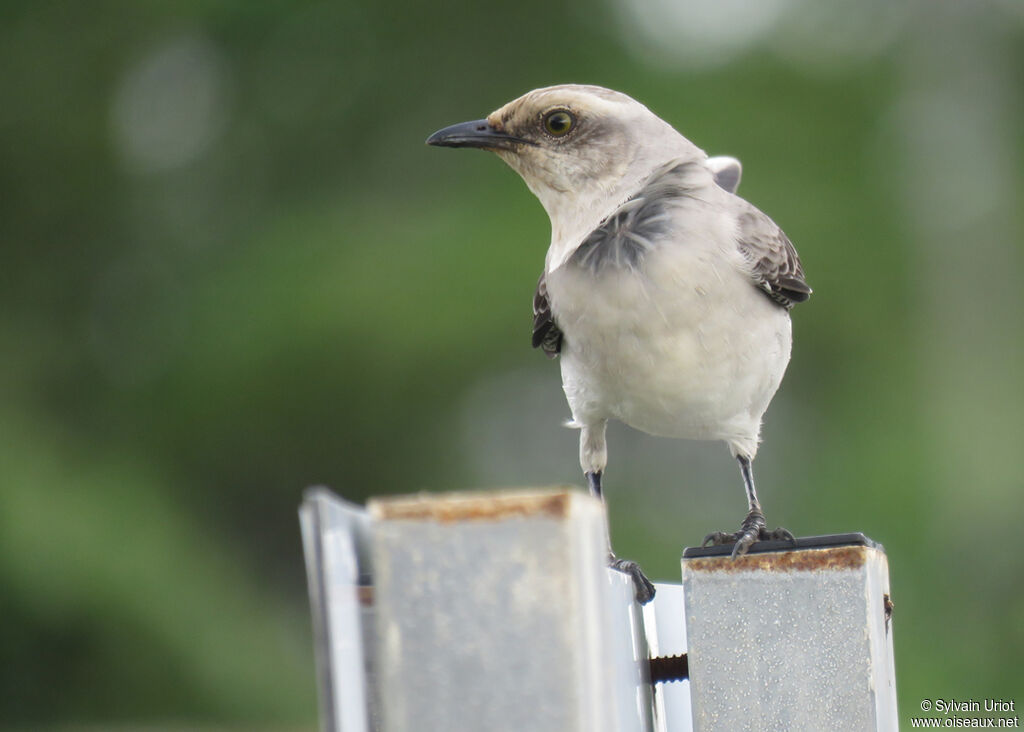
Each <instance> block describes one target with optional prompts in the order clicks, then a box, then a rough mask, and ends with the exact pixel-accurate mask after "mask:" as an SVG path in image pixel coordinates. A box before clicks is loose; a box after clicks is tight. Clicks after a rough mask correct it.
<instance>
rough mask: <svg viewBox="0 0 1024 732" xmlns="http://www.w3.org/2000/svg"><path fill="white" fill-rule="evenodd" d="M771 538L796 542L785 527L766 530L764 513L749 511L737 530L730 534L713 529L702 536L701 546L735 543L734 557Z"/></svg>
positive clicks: (740, 555)
mask: <svg viewBox="0 0 1024 732" xmlns="http://www.w3.org/2000/svg"><path fill="white" fill-rule="evenodd" d="M772 540H775V541H788V542H790V543H793V544H795V543H796V538H795V537H794V536H793V534H792V533H790V532H789V531H788V530H787V529H784V528H782V527H779V528H777V529H775V530H773V531H768V529H767V528H766V527H765V521H764V514H763V513H761V512H760V511H751V512H750V513H749V514H747V517H746V518H745V519H743V523H742V524H740V530H739V531H737V532H735V533H731V534H730V533H729V532H726V531H714V532H712V533H710V534H708V535H707V536H705V537H704V541H702V542H701V546H724V545H725V544H733V543H735V546H734V547H733V549H732V558H733V559H736V558H737V557H742V556H743V555H744V554H746V553H747V551H749V550H750V547H751V546H753V545H754V544H755V543H756V542H759V541H772Z"/></svg>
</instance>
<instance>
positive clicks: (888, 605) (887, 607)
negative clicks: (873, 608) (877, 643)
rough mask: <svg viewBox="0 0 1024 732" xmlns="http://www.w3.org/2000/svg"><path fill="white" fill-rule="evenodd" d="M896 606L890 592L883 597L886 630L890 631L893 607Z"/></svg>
mask: <svg viewBox="0 0 1024 732" xmlns="http://www.w3.org/2000/svg"><path fill="white" fill-rule="evenodd" d="M894 607H896V605H895V604H894V603H893V601H892V598H891V597H889V593H886V594H885V596H884V597H883V598H882V611H883V612H884V613H885V632H886V633H888V632H889V624H890V623H891V622H892V609H893V608H894Z"/></svg>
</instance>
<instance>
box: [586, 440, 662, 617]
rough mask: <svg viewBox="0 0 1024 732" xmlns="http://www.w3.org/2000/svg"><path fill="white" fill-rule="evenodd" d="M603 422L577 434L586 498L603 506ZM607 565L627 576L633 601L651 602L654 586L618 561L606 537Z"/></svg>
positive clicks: (637, 570) (636, 568)
mask: <svg viewBox="0 0 1024 732" xmlns="http://www.w3.org/2000/svg"><path fill="white" fill-rule="evenodd" d="M604 432H605V423H604V422H601V423H600V424H599V426H597V427H594V428H588V427H584V428H583V431H582V433H581V434H580V463H581V464H582V465H583V474H584V475H585V476H586V478H587V487H588V488H589V489H590V495H592V496H594V497H595V498H598V499H600V500H601V502H602V503H604V502H605V501H604V494H603V493H602V490H601V475H602V474H603V472H604V466H605V463H606V462H607V456H608V452H607V447H606V444H605V439H604ZM605 505H606V506H607V504H605ZM607 539H608V566H609V567H611V568H612V569H614V570H617V571H619V572H622V573H623V574H627V575H629V577H630V578H631V579H632V580H633V589H634V594H635V597H636V601H637V602H638V603H640V604H641V605H646V604H647V603H649V602H650V601H651V600H652V599H654V583H653V582H651V581H650V580H649V579H647V575H645V574H644V573H643V570H642V569H640V565H639V564H637V563H636V562H634V561H632V560H630V559H619V558H618V557H617V556H615V552H613V551H612V540H611V537H610V536H608V537H607Z"/></svg>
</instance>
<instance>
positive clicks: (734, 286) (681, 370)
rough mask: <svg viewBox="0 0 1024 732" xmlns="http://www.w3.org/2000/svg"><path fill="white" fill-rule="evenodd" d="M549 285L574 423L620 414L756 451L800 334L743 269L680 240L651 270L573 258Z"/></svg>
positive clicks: (661, 430)
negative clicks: (597, 265)
mask: <svg viewBox="0 0 1024 732" xmlns="http://www.w3.org/2000/svg"><path fill="white" fill-rule="evenodd" d="M698 283H699V284H698ZM547 287H548V294H549V298H550V301H551V306H552V312H553V314H554V317H555V321H556V322H557V323H558V325H559V327H560V328H561V329H562V332H563V333H564V334H565V341H564V344H563V350H562V354H561V365H562V384H563V388H564V389H565V394H566V398H567V399H568V401H569V406H570V408H571V409H572V413H573V418H574V420H575V421H576V422H577V423H579V424H581V425H583V424H592V423H594V422H596V421H599V420H602V419H618V420H621V421H622V422H625V423H626V424H628V425H630V426H632V427H635V428H637V429H639V430H642V431H644V432H648V433H651V434H655V435H661V436H666V437H684V438H692V439H721V440H725V441H726V442H728V443H729V444H730V447H732V448H733V449H734V450H739V451H741V452H744V453H746V454H748V455H750V456H751V457H753V455H754V454H755V453H756V449H757V441H758V433H759V431H760V423H761V417H762V416H763V414H764V411H765V410H766V409H767V407H768V403H769V402H770V401H771V398H772V396H773V395H774V394H775V391H776V389H778V387H779V383H780V382H781V380H782V376H783V373H784V372H785V370H786V365H787V363H788V362H789V355H790V347H791V343H792V334H791V325H790V320H789V314H788V313H787V312H786V311H785V310H784V309H783V308H781V307H779V306H778V305H776V304H775V303H773V302H771V301H770V300H769V299H768V298H767V297H765V296H764V295H763V294H762V293H760V292H758V291H757V290H756V289H755V288H754V286H753V284H752V283H751V282H750V280H749V279H748V278H747V277H746V275H744V274H743V273H741V272H739V271H737V270H736V269H735V268H734V266H733V265H732V264H730V263H729V262H728V261H726V260H724V259H722V258H721V255H718V254H717V253H712V252H701V251H693V250H685V249H683V248H673V249H671V250H669V251H667V252H666V251H665V250H660V251H657V252H652V253H651V254H650V256H649V257H648V258H647V260H646V261H645V262H644V265H643V271H636V270H632V269H628V268H627V269H613V268H607V269H605V270H604V271H602V272H601V273H599V274H594V273H593V272H591V271H589V270H586V269H583V268H580V267H575V266H572V265H571V264H569V265H564V266H562V267H559V268H558V269H557V270H555V271H553V272H549V273H548V276H547Z"/></svg>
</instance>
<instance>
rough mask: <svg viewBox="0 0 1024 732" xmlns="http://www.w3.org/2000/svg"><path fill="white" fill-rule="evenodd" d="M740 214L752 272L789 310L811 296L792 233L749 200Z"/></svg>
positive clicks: (743, 248)
mask: <svg viewBox="0 0 1024 732" xmlns="http://www.w3.org/2000/svg"><path fill="white" fill-rule="evenodd" d="M737 200H739V201H741V202H742V203H743V204H745V208H744V210H743V212H742V213H741V214H740V216H739V222H738V223H739V235H738V239H737V245H738V246H739V250H740V253H741V254H742V255H743V258H744V259H746V260H747V262H748V263H749V265H750V275H751V277H752V278H753V280H754V284H755V285H757V286H758V287H759V288H760V289H761V290H762V291H763V292H764V293H765V294H766V295H768V297H770V298H771V299H772V300H774V301H775V302H777V303H778V304H779V305H781V306H782V307H784V308H786V309H787V310H789V309H790V308H791V307H793V306H794V305H795V304H796V303H798V302H804V301H805V300H806V299H807V298H809V297H810V296H811V288H810V287H809V286H808V284H807V281H806V279H805V278H804V269H803V265H801V264H800V257H799V255H798V254H797V253H796V248H795V247H794V246H793V242H791V241H790V240H789V237H788V236H786V235H785V233H783V231H782V229H780V228H779V227H778V226H777V225H776V224H775V222H774V221H772V220H771V219H770V218H768V217H767V216H765V215H764V214H763V213H761V212H760V211H758V210H757V209H756V208H754V207H753V206H751V205H750V204H748V203H746V201H743V200H742V199H737Z"/></svg>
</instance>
